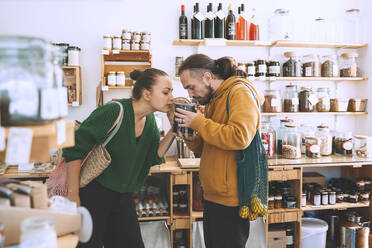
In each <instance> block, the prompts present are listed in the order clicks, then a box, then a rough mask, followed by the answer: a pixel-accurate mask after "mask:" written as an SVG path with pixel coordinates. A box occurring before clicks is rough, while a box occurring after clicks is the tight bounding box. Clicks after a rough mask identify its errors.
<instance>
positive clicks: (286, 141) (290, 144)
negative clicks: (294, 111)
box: [282, 124, 301, 159]
mask: <svg viewBox="0 0 372 248" xmlns="http://www.w3.org/2000/svg"><path fill="white" fill-rule="evenodd" d="M285 127H286V129H285V131H284V135H283V147H282V153H283V154H282V155H283V157H284V158H288V159H299V158H301V134H300V133H299V132H298V131H297V126H296V125H294V124H287V125H285Z"/></svg>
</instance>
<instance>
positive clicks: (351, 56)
mask: <svg viewBox="0 0 372 248" xmlns="http://www.w3.org/2000/svg"><path fill="white" fill-rule="evenodd" d="M356 58H358V53H355V52H350V53H343V54H341V65H340V76H341V77H359V76H360V69H359V66H358V63H357V61H356Z"/></svg>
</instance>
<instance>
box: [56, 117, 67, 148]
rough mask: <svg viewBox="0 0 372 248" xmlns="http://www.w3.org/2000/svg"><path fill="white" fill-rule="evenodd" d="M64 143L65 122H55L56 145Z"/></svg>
mask: <svg viewBox="0 0 372 248" xmlns="http://www.w3.org/2000/svg"><path fill="white" fill-rule="evenodd" d="M65 142H66V121H65V120H59V121H57V145H61V144H63V143H65Z"/></svg>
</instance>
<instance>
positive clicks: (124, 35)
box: [121, 29, 132, 41]
mask: <svg viewBox="0 0 372 248" xmlns="http://www.w3.org/2000/svg"><path fill="white" fill-rule="evenodd" d="M121 38H122V39H123V41H124V40H126V41H130V40H131V39H132V33H131V32H130V31H128V30H126V29H123V30H122V31H121Z"/></svg>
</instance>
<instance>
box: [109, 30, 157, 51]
mask: <svg viewBox="0 0 372 248" xmlns="http://www.w3.org/2000/svg"><path fill="white" fill-rule="evenodd" d="M150 43H151V33H148V32H141V33H139V32H130V31H127V30H125V29H123V31H122V35H113V36H111V35H104V36H103V49H105V50H113V49H114V50H149V49H150Z"/></svg>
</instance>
